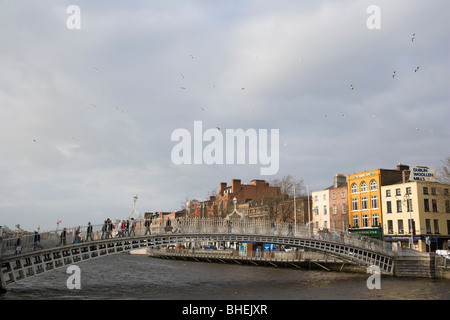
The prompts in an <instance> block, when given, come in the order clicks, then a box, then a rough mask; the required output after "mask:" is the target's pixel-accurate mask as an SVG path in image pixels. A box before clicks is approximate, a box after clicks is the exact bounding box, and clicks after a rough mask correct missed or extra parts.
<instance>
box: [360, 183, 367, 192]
mask: <svg viewBox="0 0 450 320" xmlns="http://www.w3.org/2000/svg"><path fill="white" fill-rule="evenodd" d="M360 191H361V192H366V191H367V183H366V182H365V181H363V182H361V187H360Z"/></svg>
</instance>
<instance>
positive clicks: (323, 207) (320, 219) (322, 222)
mask: <svg viewBox="0 0 450 320" xmlns="http://www.w3.org/2000/svg"><path fill="white" fill-rule="evenodd" d="M329 193H330V191H329V190H328V189H326V190H321V191H313V192H312V193H311V196H312V208H313V213H312V221H313V225H314V227H315V228H316V229H328V228H330V208H329V199H328V197H329Z"/></svg>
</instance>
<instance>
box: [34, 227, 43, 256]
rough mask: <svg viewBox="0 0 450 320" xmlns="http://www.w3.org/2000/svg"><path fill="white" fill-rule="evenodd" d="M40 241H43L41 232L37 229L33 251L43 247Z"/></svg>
mask: <svg viewBox="0 0 450 320" xmlns="http://www.w3.org/2000/svg"><path fill="white" fill-rule="evenodd" d="M38 242H39V243H40V242H41V235H40V234H39V232H37V231H35V232H34V239H33V251H36V249H37V248H39V249H42V248H43V247H42V246H41V245H40V244H38Z"/></svg>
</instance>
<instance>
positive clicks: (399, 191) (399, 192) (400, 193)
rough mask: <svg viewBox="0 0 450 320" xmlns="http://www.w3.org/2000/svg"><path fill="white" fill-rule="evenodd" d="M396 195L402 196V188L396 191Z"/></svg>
mask: <svg viewBox="0 0 450 320" xmlns="http://www.w3.org/2000/svg"><path fill="white" fill-rule="evenodd" d="M395 195H396V196H401V195H402V192H401V190H400V188H397V189H395Z"/></svg>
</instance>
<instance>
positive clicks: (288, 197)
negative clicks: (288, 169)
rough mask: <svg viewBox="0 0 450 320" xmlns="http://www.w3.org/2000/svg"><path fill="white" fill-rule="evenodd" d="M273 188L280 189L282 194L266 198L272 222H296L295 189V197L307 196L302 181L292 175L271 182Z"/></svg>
mask: <svg viewBox="0 0 450 320" xmlns="http://www.w3.org/2000/svg"><path fill="white" fill-rule="evenodd" d="M270 184H271V185H272V186H273V187H278V188H279V189H280V193H279V194H278V195H275V196H272V197H265V198H264V205H265V206H267V212H268V213H269V219H270V220H279V221H283V222H293V221H294V188H295V195H296V196H301V195H305V187H304V182H303V180H302V179H296V178H295V177H294V176H292V175H287V176H284V177H282V178H280V179H274V180H272V181H271V182H270Z"/></svg>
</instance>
